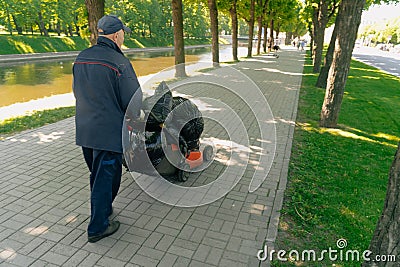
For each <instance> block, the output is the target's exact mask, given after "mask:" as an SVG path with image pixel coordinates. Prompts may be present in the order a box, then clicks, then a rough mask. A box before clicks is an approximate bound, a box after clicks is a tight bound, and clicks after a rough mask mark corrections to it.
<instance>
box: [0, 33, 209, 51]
mask: <svg viewBox="0 0 400 267" xmlns="http://www.w3.org/2000/svg"><path fill="white" fill-rule="evenodd" d="M210 43H211V39H210V38H189V39H185V45H198V44H210ZM124 45H125V46H126V47H127V48H144V47H163V46H172V45H173V40H172V41H171V40H168V39H166V38H165V39H161V38H159V39H156V38H137V37H135V36H129V35H127V36H126V38H125V42H124ZM89 46H90V42H89V39H88V38H81V37H78V36H74V37H66V36H63V37H58V36H50V37H44V36H40V35H4V34H1V35H0V55H6V54H25V53H46V52H64V51H81V50H83V49H85V48H87V47H89Z"/></svg>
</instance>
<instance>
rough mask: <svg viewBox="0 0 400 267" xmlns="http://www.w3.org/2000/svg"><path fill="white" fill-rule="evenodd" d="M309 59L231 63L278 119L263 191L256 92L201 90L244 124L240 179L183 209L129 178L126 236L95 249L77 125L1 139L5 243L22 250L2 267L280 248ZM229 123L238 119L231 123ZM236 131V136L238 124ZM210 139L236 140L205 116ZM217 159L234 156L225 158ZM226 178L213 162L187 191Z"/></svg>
mask: <svg viewBox="0 0 400 267" xmlns="http://www.w3.org/2000/svg"><path fill="white" fill-rule="evenodd" d="M303 56H304V54H303V53H301V52H298V51H295V50H290V49H283V50H282V51H281V56H280V58H279V59H275V58H271V57H268V56H265V55H264V56H263V55H261V56H255V57H254V58H253V59H249V60H246V59H245V60H243V61H241V62H238V63H235V64H232V65H231V66H232V67H233V68H236V69H237V70H239V71H241V72H242V73H244V74H245V75H247V76H248V77H249V79H251V80H252V81H254V83H255V84H256V85H257V86H258V87H259V88H260V91H261V94H262V95H264V96H265V97H266V99H267V100H268V103H269V105H270V108H271V110H272V113H273V115H274V119H275V126H276V137H277V140H276V141H277V144H276V151H275V158H274V160H273V163H272V167H271V169H270V172H269V174H268V176H267V177H266V180H265V181H264V182H263V183H262V185H261V186H260V187H259V188H258V189H257V190H256V191H254V192H252V193H249V191H248V188H249V183H250V181H251V179H252V178H253V175H254V174H255V169H254V168H255V163H256V162H257V161H258V160H259V159H260V155H259V154H257V153H258V152H259V151H260V147H261V146H262V140H261V138H260V134H261V132H260V128H259V127H260V126H261V125H262V124H261V123H259V122H258V121H257V118H256V116H255V114H254V113H253V110H252V109H254V107H255V106H254V103H257V102H256V101H258V100H259V99H258V98H254V96H253V95H252V94H248V97H249V99H252V97H253V99H252V100H251V101H252V102H250V103H246V102H245V101H243V100H242V99H241V98H240V97H239V96H238V95H236V94H235V93H233V92H231V91H229V90H228V89H226V88H218V90H215V89H216V88H215V87H214V86H213V85H212V84H210V85H209V84H207V86H202V88H201V90H197V89H198V88H197V89H196V86H199V85H198V84H193V86H192V87H191V86H188V87H187V88H186V87H185V88H183V87H182V88H183V89H182V90H187V91H185V92H184V93H186V94H187V95H191V96H193V98H196V97H202V96H204V95H206V96H208V97H214V98H215V99H220V101H222V102H224V101H225V103H227V104H228V105H229V106H230V107H231V108H232V109H233V110H234V111H235V112H236V113H237V115H238V117H239V118H240V119H241V120H242V121H243V125H244V126H245V127H246V130H247V132H248V136H249V144H250V145H251V146H250V149H251V152H250V153H249V160H250V162H249V164H248V166H247V167H246V170H244V175H243V177H242V179H240V180H239V181H238V183H237V184H236V185H235V186H234V187H233V188H231V191H230V192H229V193H227V194H226V195H225V196H224V197H222V198H220V199H218V200H216V201H214V202H211V203H209V204H206V205H202V206H200V207H196V208H181V207H172V206H169V205H167V204H164V203H162V202H159V201H156V200H155V199H153V198H152V197H150V196H149V195H148V194H147V193H145V192H143V191H142V190H141V188H140V187H139V186H138V185H137V184H136V182H135V181H134V179H133V178H132V177H131V175H130V174H129V173H128V172H126V171H125V170H124V173H123V176H122V181H121V189H120V193H119V195H118V197H117V198H116V200H115V202H114V204H113V205H114V214H113V216H112V218H115V219H117V220H119V221H120V222H121V223H122V225H121V228H120V229H119V231H118V232H117V233H115V234H114V235H113V236H111V237H109V238H105V239H103V240H101V241H99V242H97V243H95V244H89V243H87V234H86V228H87V223H88V220H89V215H90V210H89V207H90V205H89V199H90V195H89V190H88V182H89V181H88V180H89V179H88V177H89V172H88V170H87V168H86V166H85V164H84V160H83V156H82V152H81V149H80V148H79V147H77V146H76V145H75V136H74V118H68V119H65V120H62V121H60V122H57V123H54V124H49V125H46V126H43V127H40V128H38V129H34V130H28V131H25V132H22V133H19V134H16V135H15V136H10V137H7V138H5V139H4V140H2V141H0V157H1V158H2V159H4V160H2V162H0V169H1V170H2V172H1V173H0V181H2V187H1V188H0V193H1V194H0V205H1V206H2V207H3V208H2V209H1V210H0V240H2V241H3V242H0V245H2V246H5V242H7V245H8V246H9V247H13V249H14V250H10V249H8V250H7V249H3V250H1V251H0V259H1V260H0V265H2V266H3V265H4V266H7V265H11V266H28V265H30V266H41V267H42V266H59V265H63V266H88V267H92V266H123V265H125V266H146V267H147V266H157V265H158V266H185V267H187V266H257V265H258V264H259V261H258V259H257V257H256V253H257V251H258V249H259V248H261V247H262V244H263V243H264V241H265V240H269V241H270V242H271V244H273V242H274V240H275V238H276V234H277V230H278V222H279V216H280V209H281V207H282V203H283V194H284V190H285V188H286V184H287V172H288V171H287V170H288V164H289V159H290V152H291V142H292V139H293V132H294V121H295V118H296V113H297V101H298V95H299V86H300V84H301V75H300V74H301V73H302V69H303V64H304V62H303ZM292 73H295V74H296V75H291V74H292ZM297 74H299V75H297ZM224 81H225V82H227V83H229V82H230V80H229V79H227V80H224ZM190 90H192V91H190ZM221 114H222V113H221ZM258 115H259V114H258ZM224 119H226V120H227V121H229V120H234V119H235V118H234V117H233V116H232V115H228V116H226V118H224ZM231 124H232V123H231ZM233 126H234V127H232V129H234V130H235V131H238V129H239V128H238V127H239V125H238V124H233ZM204 137H214V138H220V139H221V140H225V139H226V140H228V139H229V134H228V131H227V130H226V129H224V127H223V126H222V125H220V124H219V123H217V122H216V121H214V120H211V119H208V118H205V131H204ZM265 138H267V139H268V138H270V137H268V136H265ZM242 141H246V140H245V137H241V138H240V141H239V142H242ZM218 153H220V155H221V156H228V157H229V154H224V153H225V152H224V151H223V150H219V152H218ZM252 161H253V162H252ZM225 171H228V172H229V173H232V174H234V172H233V171H232V170H229V168H227V166H225V165H224V163H223V161H221V162H217V161H215V162H213V163H212V164H211V165H210V166H209V167H208V168H207V169H206V170H204V172H203V173H201V172H200V173H195V174H191V176H190V177H189V180H188V181H187V182H186V183H182V184H181V185H182V186H189V187H190V186H193V187H198V186H203V185H207V184H210V183H212V182H214V186H216V187H215V188H217V186H221V185H224V184H221V183H220V181H218V180H216V178H217V177H219V175H221V174H222V173H223V172H225ZM195 197H198V196H195ZM14 256H15V257H14ZM12 260H13V261H12ZM261 266H269V263H268V262H263V263H261Z"/></svg>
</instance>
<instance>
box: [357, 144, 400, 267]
mask: <svg viewBox="0 0 400 267" xmlns="http://www.w3.org/2000/svg"><path fill="white" fill-rule="evenodd" d="M399 203H400V143H399V144H398V147H397V151H396V154H395V156H394V160H393V163H392V167H391V168H390V172H389V182H388V186H387V192H386V199H385V205H384V207H383V211H382V215H381V217H380V218H379V221H378V224H377V226H376V229H375V232H374V235H373V237H372V240H371V244H370V245H369V250H370V251H371V252H372V254H371V255H370V259H375V256H376V255H385V256H388V255H395V256H396V257H397V256H398V255H399V253H400V242H399V240H400V205H399ZM397 260H398V259H397ZM362 266H364V267H366V266H398V262H397V263H396V262H393V261H392V262H389V261H387V262H372V261H365V262H364V263H363V265H362Z"/></svg>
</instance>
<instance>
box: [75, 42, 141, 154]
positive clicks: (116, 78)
mask: <svg viewBox="0 0 400 267" xmlns="http://www.w3.org/2000/svg"><path fill="white" fill-rule="evenodd" d="M72 72H73V85H72V87H73V92H74V95H75V98H76V117H75V125H76V144H77V145H79V146H84V147H88V148H93V149H99V150H107V151H113V152H118V153H122V124H123V120H124V115H125V112H126V110H127V107H128V104H129V102H130V100H131V99H132V104H130V107H129V114H128V115H129V117H130V118H135V117H137V116H139V114H140V109H141V105H142V90H141V88H140V85H139V81H138V79H137V77H136V73H135V71H134V70H133V68H132V65H131V63H130V61H129V60H128V58H126V57H125V56H124V55H123V53H122V52H121V50H120V49H119V47H118V46H117V45H116V44H115V43H114V42H113V41H111V40H109V39H107V38H105V37H99V39H98V40H97V44H96V45H94V46H92V47H90V48H88V49H85V50H83V51H82V52H81V53H80V54H79V55H78V57H77V58H76V60H75V62H74V66H73V70H72Z"/></svg>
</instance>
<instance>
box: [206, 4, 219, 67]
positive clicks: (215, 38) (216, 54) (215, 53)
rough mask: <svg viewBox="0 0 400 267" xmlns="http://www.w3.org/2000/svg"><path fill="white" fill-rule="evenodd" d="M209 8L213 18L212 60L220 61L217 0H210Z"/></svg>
mask: <svg viewBox="0 0 400 267" xmlns="http://www.w3.org/2000/svg"><path fill="white" fill-rule="evenodd" d="M208 9H209V10H210V19H211V36H212V60H213V62H214V63H217V64H218V63H219V44H218V9H217V3H216V0H208Z"/></svg>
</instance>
